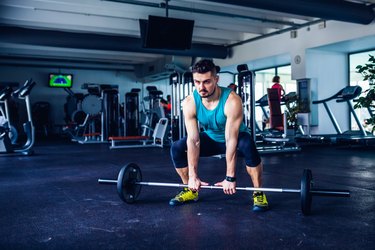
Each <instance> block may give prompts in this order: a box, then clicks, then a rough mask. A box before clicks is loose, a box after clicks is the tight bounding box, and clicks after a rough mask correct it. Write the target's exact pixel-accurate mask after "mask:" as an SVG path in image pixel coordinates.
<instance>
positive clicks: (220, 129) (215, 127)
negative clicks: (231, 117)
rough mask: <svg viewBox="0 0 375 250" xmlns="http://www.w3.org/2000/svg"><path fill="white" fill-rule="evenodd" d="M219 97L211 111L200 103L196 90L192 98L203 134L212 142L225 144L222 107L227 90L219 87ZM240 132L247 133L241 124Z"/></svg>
mask: <svg viewBox="0 0 375 250" xmlns="http://www.w3.org/2000/svg"><path fill="white" fill-rule="evenodd" d="M220 89H221V95H220V99H219V103H218V104H217V106H216V108H214V109H213V110H208V109H207V108H206V107H205V106H204V105H203V103H202V98H201V97H200V95H199V94H198V92H197V90H194V92H193V96H194V101H195V106H196V112H197V120H198V121H199V124H200V125H201V126H202V127H203V129H204V132H205V133H207V135H208V136H209V137H210V138H211V139H212V140H214V141H217V142H225V124H226V122H227V117H226V116H225V114H224V106H225V103H226V101H227V99H228V96H229V94H230V92H231V91H232V90H231V89H229V88H224V87H220ZM240 132H249V130H248V128H247V127H246V125H245V123H243V122H242V123H241V125H240Z"/></svg>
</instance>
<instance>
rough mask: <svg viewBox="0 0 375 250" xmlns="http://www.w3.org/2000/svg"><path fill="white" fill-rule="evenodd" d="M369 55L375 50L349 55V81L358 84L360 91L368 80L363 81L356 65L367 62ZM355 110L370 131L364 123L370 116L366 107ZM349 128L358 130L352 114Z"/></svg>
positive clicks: (369, 129)
mask: <svg viewBox="0 0 375 250" xmlns="http://www.w3.org/2000/svg"><path fill="white" fill-rule="evenodd" d="M369 55H375V50H371V51H366V52H361V53H355V54H350V55H349V82H350V85H351V86H355V85H359V86H361V88H362V91H365V90H366V89H368V88H369V82H368V81H363V76H362V75H361V74H359V73H357V72H356V71H357V70H356V67H357V65H363V64H365V63H367V61H368V59H369ZM355 112H356V114H357V116H358V118H359V120H360V121H361V122H362V125H363V126H364V128H365V129H366V130H367V131H371V128H367V127H366V126H367V125H366V124H365V123H364V120H365V119H367V118H369V117H370V112H369V110H367V109H355ZM351 129H352V130H358V129H359V128H358V126H357V123H356V122H355V119H354V117H353V115H351Z"/></svg>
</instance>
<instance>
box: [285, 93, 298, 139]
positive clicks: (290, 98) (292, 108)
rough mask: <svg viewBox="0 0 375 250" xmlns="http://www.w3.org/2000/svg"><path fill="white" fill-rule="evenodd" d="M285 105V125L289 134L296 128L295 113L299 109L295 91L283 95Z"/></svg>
mask: <svg viewBox="0 0 375 250" xmlns="http://www.w3.org/2000/svg"><path fill="white" fill-rule="evenodd" d="M284 101H285V106H286V123H287V124H286V125H287V129H288V130H290V131H291V132H290V133H291V134H294V133H295V131H296V130H297V127H298V126H297V113H298V111H299V106H298V96H297V94H296V93H295V92H292V93H289V94H288V95H285V96H284Z"/></svg>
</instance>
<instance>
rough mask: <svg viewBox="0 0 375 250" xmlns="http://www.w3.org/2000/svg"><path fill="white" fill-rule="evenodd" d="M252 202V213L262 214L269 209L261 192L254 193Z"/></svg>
mask: <svg viewBox="0 0 375 250" xmlns="http://www.w3.org/2000/svg"><path fill="white" fill-rule="evenodd" d="M253 200H254V204H253V211H254V212H263V211H266V210H268V209H269V207H268V201H267V198H266V195H265V194H264V193H263V192H254V193H253Z"/></svg>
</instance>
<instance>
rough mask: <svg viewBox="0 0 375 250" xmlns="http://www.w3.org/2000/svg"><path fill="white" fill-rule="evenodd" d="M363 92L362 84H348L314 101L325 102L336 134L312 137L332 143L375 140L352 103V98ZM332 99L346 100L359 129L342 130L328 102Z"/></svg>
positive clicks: (337, 100)
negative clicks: (332, 93)
mask: <svg viewBox="0 0 375 250" xmlns="http://www.w3.org/2000/svg"><path fill="white" fill-rule="evenodd" d="M361 93H362V88H361V87H360V86H347V87H345V88H343V89H341V90H340V91H339V92H337V93H336V94H335V95H333V96H331V97H328V98H326V99H322V100H316V101H313V102H312V103H313V104H323V105H324V108H325V110H326V112H327V114H328V116H329V118H330V120H331V122H332V124H333V126H334V128H335V130H336V134H333V135H319V136H310V138H311V139H315V140H316V138H320V140H322V141H325V142H330V143H337V144H358V143H361V144H366V145H367V142H368V141H369V140H373V139H374V136H373V135H372V134H371V133H369V132H367V131H365V129H364V127H363V125H362V124H361V122H360V120H359V118H358V116H357V114H356V113H355V111H354V107H353V104H352V100H353V99H355V98H356V97H358V96H359V95H360V94H361ZM331 100H336V102H338V103H341V102H345V103H346V104H347V105H348V107H349V111H350V113H351V114H352V115H353V117H354V119H355V121H356V123H357V125H358V128H359V130H348V131H344V132H343V131H342V130H341V128H340V126H339V124H338V122H337V120H336V118H335V116H334V115H333V113H332V111H331V109H330V107H329V106H328V102H329V101H331Z"/></svg>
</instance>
